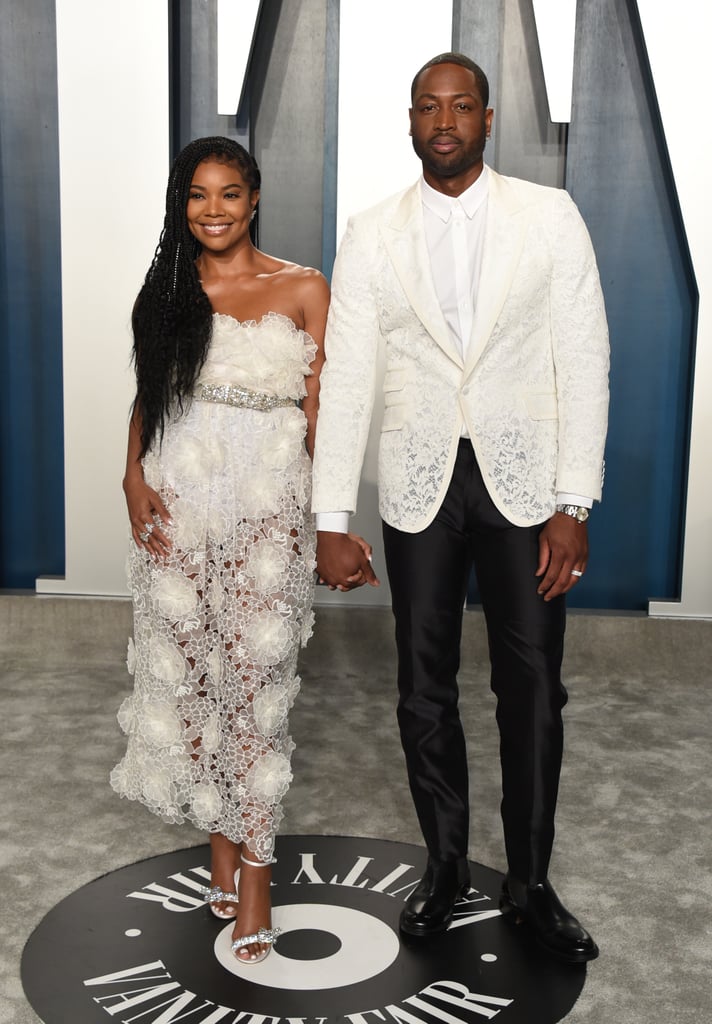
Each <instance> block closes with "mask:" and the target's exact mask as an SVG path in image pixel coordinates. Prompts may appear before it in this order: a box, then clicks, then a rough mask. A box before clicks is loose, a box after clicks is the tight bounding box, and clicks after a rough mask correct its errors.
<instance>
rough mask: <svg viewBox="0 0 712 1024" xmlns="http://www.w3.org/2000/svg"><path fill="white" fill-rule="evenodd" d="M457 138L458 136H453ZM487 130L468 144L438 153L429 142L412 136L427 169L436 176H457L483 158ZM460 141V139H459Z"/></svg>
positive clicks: (417, 151) (483, 130)
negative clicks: (450, 151)
mask: <svg viewBox="0 0 712 1024" xmlns="http://www.w3.org/2000/svg"><path fill="white" fill-rule="evenodd" d="M453 138H457V136H453ZM485 139H486V131H485V126H484V125H483V126H482V131H481V132H480V134H479V136H478V137H477V138H476V139H473V140H472V141H471V142H469V143H468V144H467V146H464V147H463V146H458V148H457V149H455V150H453V152H452V153H436V152H435V150H433V149H431V148H430V146H429V145H428V143H425V144H424V145H423V144H422V143H420V142H419V141H418V140H417V139H416V138H415V136H412V142H413V149H414V150H415V152H416V155H417V156H418V158H419V159H420V160H421V161H422V163H423V167H424V168H425V170H427V171H430V173H431V174H432V175H434V176H435V177H436V178H456V177H457V176H458V175H459V174H463V173H464V172H465V171H469V169H470V168H471V167H474V166H475V165H476V164H478V163H479V162H480V160H481V159H482V154H483V153H484V151H485ZM458 141H459V140H458Z"/></svg>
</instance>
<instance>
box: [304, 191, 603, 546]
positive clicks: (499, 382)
mask: <svg viewBox="0 0 712 1024" xmlns="http://www.w3.org/2000/svg"><path fill="white" fill-rule="evenodd" d="M381 345H382V346H384V347H385V362H386V370H385V378H384V381H383V388H384V391H385V413H384V417H383V422H382V425H381V435H380V447H379V458H378V486H379V507H380V512H381V515H382V517H383V518H384V519H385V520H386V522H388V523H390V524H391V525H392V526H394V527H396V528H397V529H400V530H404V531H406V532H412V533H414V532H416V531H419V530H422V529H424V528H425V527H426V526H428V524H429V523H430V522H431V521H432V520H433V518H434V517H435V515H436V513H437V511H438V509H439V507H440V505H441V503H442V501H443V498H444V496H445V492H446V490H447V487H448V484H449V482H450V478H451V475H452V469H453V464H454V461H455V455H456V451H457V445H458V441H459V439H460V436H461V433H462V426H463V421H464V424H465V425H466V428H467V432H468V434H469V436H470V438H471V441H472V445H473V447H474V450H475V453H476V456H477V461H478V463H479V466H480V469H481V471H482V475H483V478H484V481H485V484H486V486H487V488H488V490H489V493H490V495H491V497H492V500H493V501H494V503H495V505H496V506H497V508H498V509H499V510H500V511H501V512H502V513H503V515H504V516H505V517H506V518H507V519H508V520H509V521H510V522H512V523H514V524H516V525H519V526H528V525H532V524H536V523H539V522H543V521H544V520H545V519H547V518H549V516H551V515H552V514H553V512H554V506H555V499H556V493H557V492H560V491H566V492H571V493H574V494H580V495H587V496H589V497H591V498H595V499H599V498H600V494H601V484H602V466H603V447H604V441H605V436H606V424H607V413H608V332H607V327H606V318H605V310H604V304H603V297H602V294H601V289H600V284H599V278H598V271H597V268H596V262H595V258H594V254H593V250H592V247H591V242H590V239H589V236H588V232H587V230H586V228H585V226H584V223H583V221H582V219H581V217H580V215H579V213H578V211H577V209H576V207H575V205H574V203H573V202H572V200H571V198H570V197H569V195H568V194H567V193H566V192H564V191H562V190H559V189H553V188H546V187H543V186H541V185H534V184H532V183H530V182H527V181H522V180H519V179H517V178H508V177H503V176H501V175H499V174H496V173H495V172H493V171H490V182H489V198H488V210H487V224H486V233H485V242H484V252H483V261H482V271H481V278H480V282H479V286H478V288H477V299H476V308H475V316H474V322H473V327H472V336H471V338H470V340H469V345H468V347H467V356H466V359H465V360H464V361H463V358H462V356H461V354H460V352H459V351H458V346H457V342H456V341H455V340H454V339H453V337H452V335H451V333H450V331H449V329H448V327H447V325H446V323H445V320H444V317H443V314H442V311H441V309H440V305H439V302H438V299H437V297H436V294H435V286H434V284H433V280H432V274H431V269H430V258H429V255H428V251H427V248H426V242H425V235H424V228H423V214H422V203H421V194H420V185H419V183H418V184H416V185H415V186H413V187H411V188H410V189H407V190H406V191H405V192H402V193H399V194H398V195H396V196H393V197H391V198H389V199H387V200H385V201H384V202H383V203H381V204H379V205H378V206H376V207H374V208H373V209H370V210H367V211H366V212H364V213H361V214H358V215H357V216H354V217H352V218H351V220H350V221H349V224H348V228H347V231H346V233H345V235H344V239H343V242H342V244H341V246H340V248H339V253H338V256H337V259H336V264H335V266H334V275H333V282H332V300H331V307H330V310H329V319H328V325H327V333H326V359H327V361H326V365H325V367H324V370H323V371H322V377H321V397H320V410H319V418H318V424H317V438H316V452H315V459H314V485H313V505H312V507H313V510H314V511H315V512H329V511H351V512H353V511H355V509H356V498H357V493H358V481H359V476H360V473H361V465H362V462H363V456H364V450H365V446H366V441H367V437H368V430H369V423H370V418H371V411H372V408H373V400H374V391H375V378H376V372H375V371H376V364H377V357H378V348H379V346H381Z"/></svg>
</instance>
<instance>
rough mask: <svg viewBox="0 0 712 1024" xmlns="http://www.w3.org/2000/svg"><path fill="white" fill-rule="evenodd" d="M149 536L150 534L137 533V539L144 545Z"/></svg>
mask: <svg viewBox="0 0 712 1024" xmlns="http://www.w3.org/2000/svg"><path fill="white" fill-rule="evenodd" d="M150 536H151V535H150V533H145V532H144V533H139V537H140V538H141V540H142V541H143V543H144V544H145V543H146V541H147V540H148V538H149V537H150Z"/></svg>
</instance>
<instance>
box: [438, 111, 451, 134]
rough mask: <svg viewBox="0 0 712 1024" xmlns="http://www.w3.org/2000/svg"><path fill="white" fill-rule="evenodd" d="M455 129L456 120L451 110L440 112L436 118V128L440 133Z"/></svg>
mask: <svg viewBox="0 0 712 1024" xmlns="http://www.w3.org/2000/svg"><path fill="white" fill-rule="evenodd" d="M454 127H455V118H454V117H453V116H452V111H450V110H443V109H441V110H439V111H438V115H437V117H436V118H435V128H436V130H437V131H439V132H447V131H451V130H452V129H453V128H454Z"/></svg>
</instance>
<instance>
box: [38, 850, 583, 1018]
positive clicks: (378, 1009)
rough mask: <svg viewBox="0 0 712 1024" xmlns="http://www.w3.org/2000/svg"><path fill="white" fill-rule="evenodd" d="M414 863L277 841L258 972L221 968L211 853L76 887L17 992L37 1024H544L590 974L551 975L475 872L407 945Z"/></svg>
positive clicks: (490, 880)
mask: <svg viewBox="0 0 712 1024" xmlns="http://www.w3.org/2000/svg"><path fill="white" fill-rule="evenodd" d="M424 862H425V854H424V851H423V850H422V849H421V848H419V847H416V846H410V845H406V844H404V843H392V842H385V841H382V840H377V839H357V838H345V837H328V836H281V837H280V838H279V839H278V840H277V863H276V864H275V865H274V868H273V886H272V903H273V908H274V909H273V920H274V923H275V924H276V925H279V927H280V928H281V929H282V935H281V936H280V938H279V940H278V942H277V944H276V946H275V948H274V949H273V950H272V952H271V953H270V955H269V956H268V957H267V959H266V960H264V961H263V962H262V963H259V964H241V963H239V962H238V961H237V960H236V959H235V957H234V956H233V955H232V954H231V952H230V938H231V932H232V927H233V926H232V923H231V922H229V923H227V924H223V923H222V922H220V921H218V920H217V919H216V918H215V917H213V916H212V915H211V914H210V913H209V912H208V910H207V909H206V907H205V905H204V904H203V902H202V899H201V897H200V894H199V890H200V889H201V887H202V886H203V885H205V884H206V883H207V881H208V880H209V878H210V871H209V863H210V851H209V847H208V846H207V845H206V846H199V847H195V848H193V849H190V850H180V851H177V852H175V853H169V854H164V855H162V856H160V857H152V858H151V859H149V860H145V861H141V862H139V863H138V864H132V865H131V866H129V867H126V868H121V869H120V870H118V871H114V872H112V873H111V874H109V875H105V876H104V877H103V878H98V879H97V880H96V881H94V882H90V883H89V884H88V885H85V886H84V887H83V888H82V889H80V890H79V891H78V892H75V893H73V894H72V895H71V896H68V897H67V898H66V899H65V900H63V901H62V902H61V903H60V904H59V905H58V906H57V907H55V908H54V910H52V911H50V913H49V914H47V916H46V917H45V918H44V919H43V921H42V922H41V923H40V924H39V926H38V927H37V929H36V930H35V932H34V933H33V934H32V936H31V937H30V939H29V941H28V943H27V945H26V947H25V951H24V954H23V960H22V979H23V984H24V987H25V992H26V994H27V998H28V999H29V1001H30V1003H31V1004H32V1006H33V1007H34V1009H35V1011H36V1012H37V1014H38V1015H39V1016H40V1017H41V1018H42V1020H43V1021H44V1022H45V1024H66V1022H67V1021H72V1024H97V1022H100V1021H106V1022H107V1024H109V1022H111V1021H113V1022H115V1024H178V1022H183V1024H336V1022H342V1021H343V1022H349V1024H384V1022H385V1024H482V1021H488V1020H496V1021H497V1022H498V1024H499V1022H502V1024H554V1022H556V1021H559V1020H561V1019H562V1018H563V1017H565V1016H566V1014H567V1013H568V1012H569V1010H570V1009H571V1007H572V1006H573V1004H574V1003H575V1001H576V999H577V997H578V995H579V993H580V991H581V988H582V987H583V983H584V980H585V976H586V970H585V967H569V966H564V965H561V964H558V963H557V962H556V961H553V960H552V959H551V958H549V957H547V956H546V954H544V953H543V952H541V951H539V949H538V947H537V946H536V944H535V943H534V942H533V940H532V938H531V936H530V935H529V933H528V932H527V930H526V929H525V928H523V927H516V926H514V925H512V924H510V922H509V921H507V920H505V919H504V918H503V917H502V915H501V914H500V912H499V910H498V906H497V898H498V894H499V889H500V886H501V882H502V877H501V875H499V874H498V873H497V872H496V871H493V870H491V869H490V868H486V867H483V866H482V865H480V864H476V863H473V862H471V864H470V868H471V875H472V885H471V889H470V892H469V893H468V894H467V896H466V897H465V898H464V899H462V900H461V901H460V903H459V904H458V905H457V908H456V913H455V918H454V920H453V922H452V924H451V925H450V928H449V929H448V931H447V932H446V933H445V934H444V935H441V936H439V937H437V938H435V939H431V940H427V941H423V940H408V941H407V942H406V941H404V939H403V937H401V936H399V933H398V917H399V915H400V912H401V910H402V908H403V905H404V903H405V901H406V900H407V899H408V896H409V895H410V893H411V892H412V891H413V889H414V887H415V886H416V884H417V882H418V880H419V878H420V875H421V873H422V870H423V867H424Z"/></svg>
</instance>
